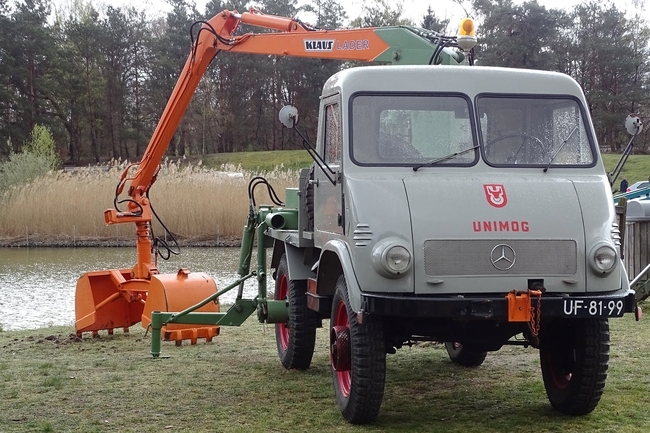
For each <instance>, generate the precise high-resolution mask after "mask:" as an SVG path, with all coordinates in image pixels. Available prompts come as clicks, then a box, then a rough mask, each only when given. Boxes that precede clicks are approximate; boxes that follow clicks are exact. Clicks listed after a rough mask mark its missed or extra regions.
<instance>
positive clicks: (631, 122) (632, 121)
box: [625, 113, 643, 135]
mask: <svg viewBox="0 0 650 433" xmlns="http://www.w3.org/2000/svg"><path fill="white" fill-rule="evenodd" d="M625 129H626V130H627V133H628V134H630V135H637V134H639V133H641V131H642V130H643V121H642V120H641V118H639V116H637V115H636V114H634V113H632V114H630V115H629V116H627V119H625Z"/></svg>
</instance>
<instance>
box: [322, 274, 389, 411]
mask: <svg viewBox="0 0 650 433" xmlns="http://www.w3.org/2000/svg"><path fill="white" fill-rule="evenodd" d="M330 362H331V367H332V379H333V381H334V394H335V396H336V403H337V405H338V407H339V410H340V411H341V414H342V415H343V418H345V419H346V420H347V421H348V422H350V423H352V424H367V423H370V422H373V421H374V420H375V419H377V416H378V415H379V408H380V406H381V401H382V399H383V398H384V384H385V382H386V346H385V341H384V331H383V325H382V323H381V322H380V321H378V320H373V318H372V317H369V316H367V315H366V316H365V317H364V319H363V324H359V323H357V315H356V312H354V311H352V310H351V309H350V299H349V295H348V288H347V284H346V282H345V277H343V276H340V277H339V279H338V281H337V282H336V293H335V294H334V299H333V303H332V317H331V320H330Z"/></svg>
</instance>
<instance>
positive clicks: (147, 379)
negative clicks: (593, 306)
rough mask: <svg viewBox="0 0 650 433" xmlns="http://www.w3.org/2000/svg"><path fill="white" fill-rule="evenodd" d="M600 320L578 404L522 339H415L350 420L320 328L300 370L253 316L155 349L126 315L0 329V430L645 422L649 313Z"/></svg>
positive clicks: (536, 426)
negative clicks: (378, 399)
mask: <svg viewBox="0 0 650 433" xmlns="http://www.w3.org/2000/svg"><path fill="white" fill-rule="evenodd" d="M610 323H611V327H612V330H611V335H612V348H611V359H610V369H609V378H608V381H607V386H606V388H605V392H604V395H603V398H602V400H601V402H600V404H599V406H598V407H597V408H596V410H595V411H594V412H593V413H591V414H590V415H587V416H583V417H570V416H566V415H562V414H560V413H558V412H556V411H554V410H553V409H552V408H551V406H550V404H549V403H548V401H547V399H546V394H545V392H544V385H543V383H542V379H541V373H540V369H539V360H538V356H537V351H536V350H534V349H531V348H528V349H525V348H522V347H511V346H508V347H505V348H503V349H501V350H500V351H499V352H494V353H490V354H488V357H487V359H486V361H485V363H484V364H483V365H482V366H481V367H479V368H476V369H466V368H461V367H458V366H456V365H453V364H452V363H451V362H450V361H449V359H448V358H447V355H446V352H445V351H444V347H443V346H442V345H437V344H429V343H427V344H418V345H416V346H413V347H410V348H408V347H406V348H404V349H401V350H398V352H397V354H395V355H388V368H387V382H386V391H385V396H384V400H383V404H382V408H381V411H380V414H379V418H378V420H377V422H376V423H374V424H371V425H369V426H362V427H359V426H351V425H349V424H347V423H346V422H345V421H344V420H343V419H342V417H341V416H340V414H339V412H338V410H337V408H336V405H335V402H334V398H333V390H332V384H331V377H330V372H329V364H328V362H329V360H328V349H327V333H328V332H327V330H326V329H319V331H318V342H317V347H316V351H315V355H314V360H313V362H312V367H311V368H310V369H309V370H307V371H286V370H284V369H283V368H282V366H281V365H280V363H279V360H278V358H277V354H276V349H275V337H274V330H273V327H267V328H266V329H265V328H264V327H262V326H261V325H260V324H259V323H257V321H256V320H254V319H253V318H251V319H249V320H248V321H247V322H245V323H244V325H243V326H241V327H238V328H222V329H221V335H220V336H218V337H216V338H215V339H214V341H213V342H212V343H203V342H199V344H197V345H195V346H191V345H183V346H182V347H176V346H174V344H173V343H163V349H162V350H163V354H162V355H163V357H165V356H166V357H165V358H161V359H152V358H151V356H150V355H149V350H150V340H149V338H148V337H146V336H143V330H142V329H141V328H140V327H139V326H137V327H134V328H132V330H131V333H130V334H122V333H121V332H120V333H118V332H116V334H115V335H113V336H108V335H106V334H102V335H101V336H100V337H99V338H91V337H90V336H85V337H84V338H83V339H82V340H77V339H76V338H75V336H74V331H73V329H72V328H71V327H57V328H48V329H39V330H32V331H9V332H0V395H2V398H1V399H0V431H2V432H143V431H166V430H168V431H181V432H251V431H259V432H335V431H345V432H348V431H351V432H354V431H377V432H379V431H381V432H464V433H467V432H529V431H534V432H647V431H650V406H649V405H648V403H647V396H648V391H649V390H650V367H649V366H648V362H647V360H648V358H649V357H650V339H649V338H648V333H649V331H650V323H649V322H648V321H647V320H646V321H641V322H634V319H633V318H632V317H631V316H630V315H628V316H626V317H625V318H623V319H612V320H611V321H610ZM325 326H327V321H325Z"/></svg>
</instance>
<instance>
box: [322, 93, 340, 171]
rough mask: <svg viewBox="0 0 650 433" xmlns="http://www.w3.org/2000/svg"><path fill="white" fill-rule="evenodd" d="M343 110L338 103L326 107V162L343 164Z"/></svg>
mask: <svg viewBox="0 0 650 433" xmlns="http://www.w3.org/2000/svg"><path fill="white" fill-rule="evenodd" d="M341 136H342V132H341V110H340V107H339V104H338V103H335V104H330V105H327V106H326V107H325V162H326V163H327V164H332V165H339V164H341V148H342V143H341Z"/></svg>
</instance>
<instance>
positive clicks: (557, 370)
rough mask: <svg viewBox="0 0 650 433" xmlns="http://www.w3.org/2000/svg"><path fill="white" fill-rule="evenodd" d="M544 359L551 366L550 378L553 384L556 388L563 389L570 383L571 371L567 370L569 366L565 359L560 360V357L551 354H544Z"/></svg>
mask: <svg viewBox="0 0 650 433" xmlns="http://www.w3.org/2000/svg"><path fill="white" fill-rule="evenodd" d="M545 357H546V361H547V362H548V364H549V365H550V366H551V368H550V373H551V380H552V381H553V385H554V386H555V388H557V389H564V388H566V387H567V386H569V383H571V377H572V372H571V371H567V370H570V369H571V368H570V367H569V366H567V365H566V362H567V361H566V360H564V361H563V360H562V359H561V358H560V357H557V356H553V355H552V354H545Z"/></svg>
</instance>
